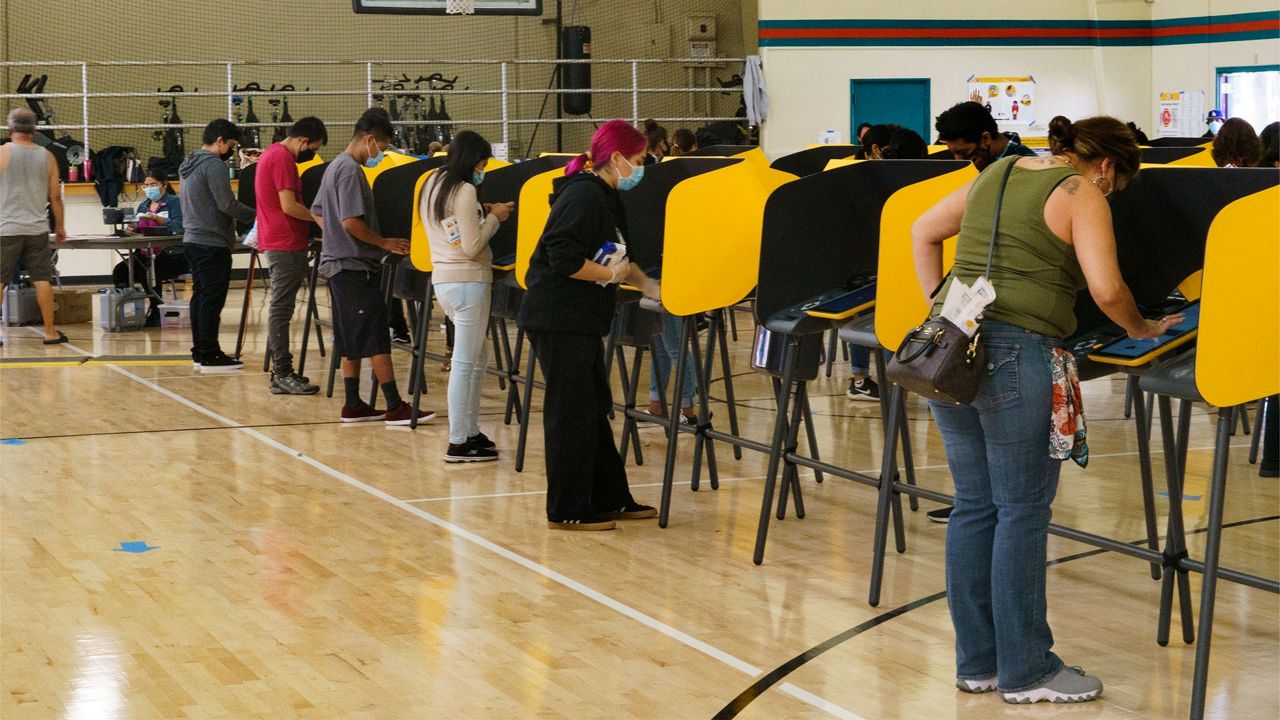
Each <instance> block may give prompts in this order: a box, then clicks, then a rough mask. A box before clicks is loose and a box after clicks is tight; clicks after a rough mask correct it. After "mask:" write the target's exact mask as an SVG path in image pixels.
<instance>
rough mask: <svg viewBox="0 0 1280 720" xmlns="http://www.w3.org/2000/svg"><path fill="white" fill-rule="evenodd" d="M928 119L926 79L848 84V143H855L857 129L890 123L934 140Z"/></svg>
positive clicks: (927, 87)
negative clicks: (869, 125) (861, 126)
mask: <svg viewBox="0 0 1280 720" xmlns="http://www.w3.org/2000/svg"><path fill="white" fill-rule="evenodd" d="M931 120H932V118H930V117H929V79H928V78H894V79H885V80H879V79H876V80H850V81H849V138H850V140H849V142H852V143H856V142H858V126H859V125H861V124H862V123H864V122H866V123H871V124H872V125H880V124H882V123H893V124H896V125H901V126H902V127H904V128H909V129H911V130H915V131H916V132H918V133H920V137H922V138H924V141H925V142H926V143H927V142H931V141H932V138H933V123H932V122H931Z"/></svg>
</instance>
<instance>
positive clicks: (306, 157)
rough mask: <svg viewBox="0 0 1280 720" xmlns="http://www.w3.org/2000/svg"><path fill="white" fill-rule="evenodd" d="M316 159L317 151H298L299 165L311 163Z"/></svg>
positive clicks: (305, 149)
mask: <svg viewBox="0 0 1280 720" xmlns="http://www.w3.org/2000/svg"><path fill="white" fill-rule="evenodd" d="M315 157H316V151H315V150H308V149H307V148H302V149H301V150H299V151H298V158H297V162H298V164H299V165H301V164H302V163H305V162H311V161H312V160H314V159H315Z"/></svg>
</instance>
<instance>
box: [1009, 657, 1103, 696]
mask: <svg viewBox="0 0 1280 720" xmlns="http://www.w3.org/2000/svg"><path fill="white" fill-rule="evenodd" d="M1101 694H1102V681H1101V680H1099V679H1098V678H1096V677H1094V676H1092V675H1085V674H1084V670H1083V669H1082V668H1078V667H1067V666H1065V665H1064V666H1063V667H1062V669H1061V670H1059V671H1058V672H1057V673H1056V674H1054V676H1053V677H1051V678H1049V679H1048V680H1045V681H1044V682H1042V683H1040V684H1038V685H1035V686H1033V687H1030V688H1027V689H1026V690H1019V691H1018V692H1005V691H1003V690H1001V691H1000V697H1001V698H1004V701H1005V702H1007V703H1014V704H1018V705H1025V704H1028V703H1037V702H1052V703H1080V702H1089V701H1090V700H1096V699H1097V698H1098V696H1099V695H1101Z"/></svg>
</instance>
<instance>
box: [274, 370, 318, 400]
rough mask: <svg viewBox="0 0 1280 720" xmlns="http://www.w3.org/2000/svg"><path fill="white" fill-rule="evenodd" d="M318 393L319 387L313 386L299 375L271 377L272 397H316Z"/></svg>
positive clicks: (290, 374)
mask: <svg viewBox="0 0 1280 720" xmlns="http://www.w3.org/2000/svg"><path fill="white" fill-rule="evenodd" d="M318 392H320V386H319V385H312V384H311V383H309V382H307V381H306V379H305V378H302V377H299V376H298V374H297V373H289V374H288V375H272V376H271V394H272V395H315V394H316V393H318Z"/></svg>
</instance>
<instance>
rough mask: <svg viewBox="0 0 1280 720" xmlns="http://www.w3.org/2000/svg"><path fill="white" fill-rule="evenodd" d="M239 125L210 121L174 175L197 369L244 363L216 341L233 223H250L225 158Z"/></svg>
mask: <svg viewBox="0 0 1280 720" xmlns="http://www.w3.org/2000/svg"><path fill="white" fill-rule="evenodd" d="M239 141H240V129H239V128H237V127H236V126H235V124H234V123H232V122H231V121H230V120H224V119H222V118H219V119H217V120H214V121H213V122H211V123H209V124H208V125H207V126H206V127H205V129H204V136H203V138H202V139H201V142H203V145H201V147H200V149H199V150H197V151H195V152H193V153H191V154H190V155H188V156H187V158H186V159H185V160H183V161H182V166H181V167H179V168H178V177H179V179H181V180H182V185H181V188H180V190H179V192H180V197H181V200H182V227H183V238H182V242H183V249H184V250H185V252H186V254H187V261H188V262H189V263H190V265H191V277H192V280H193V284H194V290H193V292H192V294H191V343H192V344H191V360H192V362H194V363H195V367H196V368H197V369H199V370H200V371H201V372H213V373H216V372H229V371H233V370H239V369H241V368H243V367H244V363H242V362H240V360H238V359H234V358H230V357H227V354H226V353H224V352H222V346H221V345H220V344H219V343H218V322H219V320H220V319H221V316H222V307H223V306H224V305H226V302H227V288H228V287H229V286H230V284H231V248H232V247H233V246H234V245H235V243H236V221H237V220H238V221H240V222H244V223H249V222H253V218H254V212H253V208H251V207H249V206H247V205H244V204H243V203H241V202H240V201H239V200H237V199H236V195H235V193H234V192H232V191H231V180H230V174H229V173H228V171H227V160H228V159H230V158H231V156H232V154H233V153H235V149H236V144H237V143H238V142H239Z"/></svg>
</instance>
